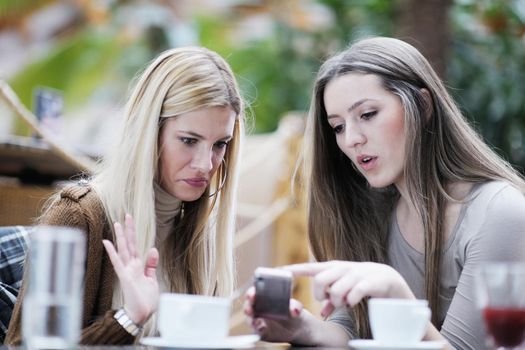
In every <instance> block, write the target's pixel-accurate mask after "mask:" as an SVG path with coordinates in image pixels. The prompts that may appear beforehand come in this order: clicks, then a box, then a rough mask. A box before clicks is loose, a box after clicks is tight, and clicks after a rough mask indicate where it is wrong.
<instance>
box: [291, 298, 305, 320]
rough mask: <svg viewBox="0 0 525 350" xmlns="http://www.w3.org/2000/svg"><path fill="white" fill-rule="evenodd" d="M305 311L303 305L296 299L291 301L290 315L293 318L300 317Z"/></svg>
mask: <svg viewBox="0 0 525 350" xmlns="http://www.w3.org/2000/svg"><path fill="white" fill-rule="evenodd" d="M301 311H303V304H301V302H300V301H298V300H296V299H290V315H292V317H298V316H299V315H300V314H301Z"/></svg>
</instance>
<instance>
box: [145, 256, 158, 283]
mask: <svg viewBox="0 0 525 350" xmlns="http://www.w3.org/2000/svg"><path fill="white" fill-rule="evenodd" d="M158 264H159V251H158V250H157V248H151V249H150V250H149V252H148V255H147V256H146V265H145V266H144V275H145V276H146V277H150V278H155V279H156V278H157V273H156V271H157V265H158Z"/></svg>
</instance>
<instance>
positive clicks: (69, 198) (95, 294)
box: [5, 183, 135, 345]
mask: <svg viewBox="0 0 525 350" xmlns="http://www.w3.org/2000/svg"><path fill="white" fill-rule="evenodd" d="M40 224H43V225H60V226H73V227H78V228H80V229H82V230H83V231H84V232H85V233H86V242H87V247H86V248H87V252H86V272H85V277H84V278H85V280H84V282H85V284H84V303H83V316H82V327H83V329H82V335H81V339H80V343H81V344H86V345H100V344H108V345H118V344H132V343H133V342H134V340H135V338H134V337H133V336H132V335H130V334H129V333H128V332H126V330H125V329H124V328H123V327H121V326H120V324H119V323H118V322H117V321H116V320H115V319H114V318H113V315H114V314H115V312H116V311H115V310H111V303H112V298H113V283H114V280H115V272H114V270H113V266H112V265H111V261H110V260H109V257H108V255H107V253H106V251H105V250H104V246H103V245H102V240H103V239H107V240H110V241H111V242H113V231H112V230H111V229H110V226H109V223H108V218H107V216H106V214H105V212H104V208H103V206H102V203H101V201H100V199H99V198H98V196H97V195H96V193H95V192H94V191H92V190H91V188H90V187H89V186H88V185H82V184H81V183H79V185H74V186H69V187H66V188H65V189H63V190H62V191H61V192H60V193H59V195H58V196H57V198H56V199H55V201H54V203H53V204H52V205H51V206H50V208H49V210H47V211H46V213H45V215H44V216H43V217H42V219H41V220H40ZM26 279H27V276H26V275H24V281H23V285H22V288H21V289H20V293H19V295H18V299H17V301H16V305H15V309H14V310H13V315H12V317H11V322H10V323H9V329H8V331H7V336H6V339H5V344H11V345H14V344H20V343H21V340H22V306H23V305H22V304H23V300H24V294H25V293H24V291H25V287H24V286H25V285H26V283H27V281H26Z"/></svg>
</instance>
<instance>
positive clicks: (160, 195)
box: [153, 182, 182, 239]
mask: <svg viewBox="0 0 525 350" xmlns="http://www.w3.org/2000/svg"><path fill="white" fill-rule="evenodd" d="M153 187H154V192H155V215H156V219H157V220H156V221H157V238H161V239H164V238H165V237H166V236H167V235H168V234H169V233H170V232H171V230H173V227H174V225H175V219H176V218H177V217H178V215H179V213H180V210H181V205H182V201H181V200H179V199H177V198H176V197H175V196H173V195H171V194H170V193H168V192H167V191H165V190H164V189H163V188H162V187H161V186H160V185H159V184H157V183H156V182H155V183H154V185H153Z"/></svg>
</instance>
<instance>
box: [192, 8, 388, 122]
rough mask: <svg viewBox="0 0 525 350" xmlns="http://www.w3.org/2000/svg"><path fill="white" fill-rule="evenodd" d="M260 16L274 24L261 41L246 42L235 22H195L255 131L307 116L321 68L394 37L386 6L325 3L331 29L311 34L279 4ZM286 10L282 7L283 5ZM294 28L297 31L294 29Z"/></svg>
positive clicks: (210, 18)
mask: <svg viewBox="0 0 525 350" xmlns="http://www.w3.org/2000/svg"><path fill="white" fill-rule="evenodd" d="M275 3H277V5H276V6H275V7H269V8H266V9H263V10H261V11H264V12H266V13H265V15H266V16H269V17H270V18H271V24H272V25H271V33H270V35H266V36H263V37H262V38H259V37H254V38H252V39H250V38H248V39H243V40H242V42H241V41H240V40H239V39H238V36H236V35H231V32H235V31H237V32H239V31H241V32H242V27H241V29H239V28H236V27H235V26H236V25H238V26H242V23H238V22H237V21H236V18H240V17H242V16H235V14H234V15H232V17H225V18H220V17H217V16H206V15H200V16H197V17H196V21H197V27H198V30H199V35H200V42H201V44H202V45H204V46H206V47H208V48H210V49H212V50H215V51H217V52H218V53H220V54H221V55H223V56H224V57H226V58H227V60H228V62H229V63H230V64H231V66H232V69H233V71H234V72H235V73H236V75H237V77H238V79H239V84H240V86H241V90H242V91H243V92H244V95H245V98H246V100H247V101H248V103H249V104H250V106H251V109H252V112H253V114H254V115H255V117H256V118H255V130H256V131H257V132H270V131H273V130H275V129H276V128H277V124H278V122H279V119H280V117H281V116H282V115H283V114H285V113H286V112H287V111H294V110H300V111H306V110H308V107H309V101H310V93H311V86H312V82H313V79H314V77H315V74H316V72H317V70H318V68H319V65H320V63H321V62H322V61H323V60H324V59H325V58H326V57H327V56H329V55H330V54H332V53H333V52H334V51H336V50H339V49H340V48H342V47H344V46H346V45H347V43H349V42H350V41H351V40H352V39H354V38H355V37H356V36H362V35H366V34H373V33H382V34H383V35H386V34H388V33H390V32H391V28H392V22H391V20H389V18H391V16H392V11H393V8H392V6H391V2H390V1H388V0H370V1H358V3H359V6H355V4H353V2H346V1H340V0H339V1H338V0H324V1H321V3H323V4H324V5H325V6H326V7H327V8H328V10H329V11H330V14H331V15H332V16H333V20H331V19H330V22H331V23H330V25H329V26H327V27H323V26H321V27H320V28H312V27H311V26H310V23H308V20H306V23H303V26H302V27H300V26H297V25H296V24H295V22H294V21H293V18H291V17H292V16H293V15H294V14H293V13H283V9H282V8H281V7H280V6H279V3H278V2H275ZM280 5H282V4H280ZM294 24H295V25H294Z"/></svg>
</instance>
